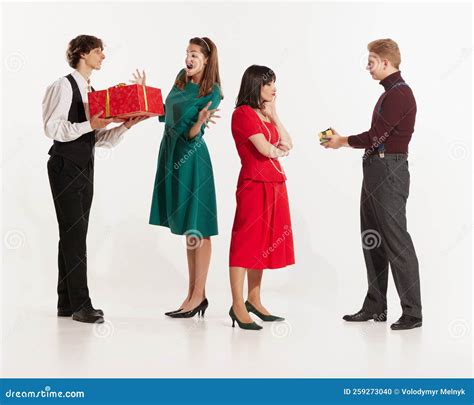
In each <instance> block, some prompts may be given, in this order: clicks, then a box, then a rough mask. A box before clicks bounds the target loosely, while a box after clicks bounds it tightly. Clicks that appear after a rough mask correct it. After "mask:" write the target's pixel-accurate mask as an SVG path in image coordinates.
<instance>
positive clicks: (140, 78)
mask: <svg viewBox="0 0 474 405" xmlns="http://www.w3.org/2000/svg"><path fill="white" fill-rule="evenodd" d="M132 75H133V80H130V83H135V84H139V85H140V86H146V73H145V71H144V70H143V71H142V73H141V74H140V71H139V70H138V69H136V73H132Z"/></svg>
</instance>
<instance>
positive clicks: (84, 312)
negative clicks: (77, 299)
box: [72, 306, 104, 323]
mask: <svg viewBox="0 0 474 405" xmlns="http://www.w3.org/2000/svg"><path fill="white" fill-rule="evenodd" d="M72 319H73V320H74V321H79V322H85V323H103V322H104V318H103V317H102V315H99V314H98V313H97V311H96V310H95V309H94V308H92V306H90V307H82V308H81V309H80V310H78V311H76V312H74V313H73V314H72Z"/></svg>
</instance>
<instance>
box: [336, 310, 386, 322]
mask: <svg viewBox="0 0 474 405" xmlns="http://www.w3.org/2000/svg"><path fill="white" fill-rule="evenodd" d="M342 319H344V320H345V321H347V322H366V321H374V322H386V321H387V311H385V312H382V313H381V314H372V313H370V312H367V311H365V310H363V309H361V310H360V311H359V312H357V313H355V314H353V315H344V316H343V317H342Z"/></svg>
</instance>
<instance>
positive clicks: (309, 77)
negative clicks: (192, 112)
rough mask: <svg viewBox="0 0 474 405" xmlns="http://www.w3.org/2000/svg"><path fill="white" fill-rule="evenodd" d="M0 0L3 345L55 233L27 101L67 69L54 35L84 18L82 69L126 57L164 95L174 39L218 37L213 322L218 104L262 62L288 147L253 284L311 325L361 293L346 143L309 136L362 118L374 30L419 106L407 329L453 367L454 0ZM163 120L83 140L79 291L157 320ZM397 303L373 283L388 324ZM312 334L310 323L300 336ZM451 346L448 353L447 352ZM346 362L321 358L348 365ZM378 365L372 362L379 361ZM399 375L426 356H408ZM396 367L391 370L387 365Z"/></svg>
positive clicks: (362, 124)
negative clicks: (413, 269) (84, 269)
mask: <svg viewBox="0 0 474 405" xmlns="http://www.w3.org/2000/svg"><path fill="white" fill-rule="evenodd" d="M2 7H3V19H2V34H3V43H2V62H3V74H2V80H3V82H2V106H3V107H2V114H3V120H2V145H3V147H2V180H3V190H2V200H3V230H2V232H3V233H2V236H3V240H4V243H3V271H2V276H3V277H2V280H3V283H2V284H3V288H2V293H3V294H2V297H3V298H2V299H3V314H4V319H3V325H4V331H6V332H5V333H6V335H5V333H4V343H5V345H4V348H5V346H6V344H7V343H8V344H9V345H10V346H9V348H10V350H18V351H19V350H20V348H19V347H18V346H15V342H17V343H18V342H19V341H21V336H22V330H23V329H22V328H23V327H24V324H25V323H26V322H24V320H25V319H29V320H31V319H35V317H36V313H35V312H31V311H32V310H33V309H34V310H35V311H39V312H38V313H40V314H49V315H51V314H52V315H54V311H55V305H56V292H55V287H56V278H57V270H56V254H57V252H56V244H57V237H58V236H57V224H56V218H55V213H54V207H53V202H52V197H51V194H50V189H49V183H48V178H47V171H46V161H47V159H48V155H47V151H48V149H49V147H50V144H51V141H50V140H49V139H48V138H46V137H45V135H44V133H43V131H42V119H41V101H42V97H43V94H44V91H45V89H46V87H47V86H48V85H49V84H50V83H51V82H53V81H54V80H55V79H57V78H58V77H60V76H63V75H66V74H67V73H69V71H70V68H69V67H68V66H67V64H66V62H65V57H64V55H65V50H66V46H67V43H68V41H69V40H70V39H71V38H73V37H75V36H76V35H78V34H85V33H87V34H92V35H96V36H98V37H100V38H102V39H103V40H104V41H105V44H106V48H105V54H106V60H105V62H104V64H103V67H102V70H101V71H99V72H95V73H94V74H93V77H92V80H93V85H94V87H95V88H96V89H100V88H105V87H108V86H112V85H114V84H116V83H119V82H127V81H128V80H129V79H130V77H131V73H132V72H133V71H134V69H135V68H140V69H145V70H146V71H147V74H148V83H149V85H152V86H155V87H160V88H161V89H162V90H163V93H164V96H166V95H167V93H168V91H169V90H170V88H171V85H172V83H173V79H174V77H175V75H176V73H177V72H178V71H179V70H180V69H181V68H182V67H183V64H184V56H185V48H186V46H187V41H188V39H189V38H191V37H193V36H209V37H210V38H212V39H213V40H214V41H215V43H216V44H217V47H218V50H219V61H220V69H221V79H222V88H223V91H224V96H225V99H224V100H223V102H222V104H221V107H220V108H221V110H222V111H221V113H222V114H221V115H222V118H221V119H220V120H219V122H218V124H217V125H216V126H215V127H213V128H212V129H210V130H208V131H207V132H206V135H205V139H206V142H207V145H208V147H209V149H210V153H211V157H212V162H213V166H214V173H215V180H216V188H217V200H218V215H219V217H218V218H219V230H220V234H219V236H217V237H215V238H213V257H212V262H211V268H210V273H209V278H208V288H207V294H208V297H209V300H210V302H211V306H210V309H211V308H212V310H213V311H214V313H215V314H216V315H219V316H220V317H222V319H225V317H226V316H227V315H226V311H227V310H228V306H229V305H230V289H229V282H228V269H227V264H228V248H229V241H230V233H231V227H232V221H233V215H234V210H235V198H234V192H235V186H236V181H237V176H238V172H239V168H240V162H239V159H238V156H237V153H236V150H235V147H234V142H233V139H232V135H231V132H230V119H231V114H232V110H233V107H234V102H235V98H236V95H237V92H238V88H239V85H240V79H241V77H242V74H243V72H244V70H245V69H246V68H247V67H248V66H249V65H251V64H264V65H267V66H269V67H271V68H272V69H273V70H274V71H275V72H276V74H277V88H278V101H277V109H278V111H279V114H280V116H281V118H282V121H283V122H284V124H285V125H286V127H287V128H288V130H289V132H290V133H291V134H292V136H293V139H294V144H295V147H294V150H293V152H292V153H291V155H290V157H288V158H286V159H285V160H284V162H283V164H284V166H285V169H286V172H287V176H288V183H287V185H288V190H289V198H290V204H291V214H292V220H293V228H294V229H293V233H294V237H295V249H296V265H295V266H293V267H292V268H289V269H286V270H278V271H271V272H270V271H268V272H267V273H266V274H265V277H264V294H265V295H264V297H267V301H270V302H271V305H269V306H270V307H272V308H277V309H278V310H279V312H281V313H283V314H286V316H287V318H288V319H289V321H291V316H292V313H294V312H298V311H303V313H305V316H307V319H306V321H307V322H310V323H311V322H312V320H313V319H314V323H315V325H316V324H317V323H318V318H317V314H321V313H325V312H329V313H331V314H332V315H331V316H332V317H333V318H334V319H337V320H340V317H341V316H342V315H343V314H344V313H350V312H355V311H357V310H358V309H359V308H360V306H361V304H362V300H363V298H364V295H365V291H366V275H365V266H364V262H363V256H362V250H361V246H360V233H359V195H360V187H361V176H362V171H361V156H362V153H363V151H361V150H349V149H344V150H338V151H329V150H324V149H323V148H321V147H320V146H319V144H318V142H317V140H316V133H317V132H318V131H320V130H323V129H326V128H327V127H328V126H333V127H334V128H336V129H337V130H338V131H339V132H340V133H341V134H344V135H349V134H355V133H359V132H362V131H363V130H366V129H368V127H369V125H370V118H371V114H372V109H373V106H374V104H375V102H376V100H377V98H378V96H379V94H380V93H381V92H382V90H383V89H382V87H381V86H380V85H379V84H378V83H377V82H375V81H373V80H372V79H371V78H370V76H369V74H368V73H367V72H366V71H365V70H364V67H365V62H366V45H367V43H368V42H370V41H371V40H373V39H377V38H384V37H390V38H393V39H394V40H396V41H397V42H398V44H399V46H400V49H401V53H402V64H401V71H402V75H403V77H404V78H405V80H406V81H407V82H408V84H409V85H410V86H411V87H412V89H413V91H414V94H415V97H416V100H417V104H418V114H417V121H416V128H415V133H414V136H413V139H412V142H411V144H410V156H409V162H410V170H411V181H412V184H411V192H410V198H409V202H408V208H407V216H408V226H409V231H410V233H411V235H412V238H413V240H414V243H415V248H416V250H417V253H418V258H419V262H420V272H421V280H422V299H423V306H424V317H425V324H431V325H434V329H433V330H432V333H433V334H432V335H430V336H428V335H425V337H424V339H426V340H427V342H429V339H430V338H432V336H434V335H436V336H438V337H440V339H441V340H440V342H442V343H440V346H433V347H431V348H430V350H436V351H437V352H438V353H445V355H446V356H445V357H444V358H445V360H441V361H446V364H445V365H444V366H443V365H442V364H441V365H440V367H439V370H438V371H439V372H441V370H443V367H444V370H447V372H451V373H454V374H456V375H459V376H460V375H463V376H467V375H469V374H470V370H471V356H470V353H471V347H470V339H472V335H471V334H470V333H471V332H470V330H471V270H472V269H471V250H470V249H471V234H472V228H473V223H472V218H471V205H472V201H471V155H472V147H471V137H472V128H471V111H472V103H471V72H472V49H473V45H472V39H471V7H470V5H469V4H447V3H446V4H443V3H437V4H434V3H433V4H430V3H424V4H408V3H401V4H391V3H386V4H374V3H334V4H331V3H297V4H293V3H256V4H254V3H252V4H251V3H229V4H221V3H133V4H131V3H81V4H77V3H70V4H62V3H36V4H30V3H19V4H4V5H3V6H2ZM454 22H455V23H454ZM162 132H163V124H159V123H158V122H157V120H155V119H152V120H148V121H147V122H145V123H142V124H140V125H138V126H136V127H134V128H133V129H132V130H131V131H129V132H128V133H127V134H126V136H125V139H124V141H123V142H122V143H121V144H120V145H119V146H118V147H117V148H115V149H113V150H100V149H98V150H97V151H96V154H97V161H96V171H95V195H94V201H93V206H92V211H91V217H90V227H89V236H88V260H89V280H90V289H91V292H92V297H93V300H94V304H95V305H96V306H98V307H104V309H106V310H108V311H106V312H108V313H112V312H113V311H114V308H119V307H120V308H121V310H122V312H124V311H125V312H126V311H129V312H128V313H129V314H130V317H133V314H134V310H135V309H136V308H142V309H143V310H149V309H150V307H151V308H152V311H151V313H152V314H154V315H155V316H156V317H161V313H162V310H170V309H173V307H174V306H176V305H178V304H179V303H180V300H181V299H182V298H183V297H184V292H185V290H186V284H185V281H186V275H187V268H186V256H185V247H184V244H183V241H182V240H181V238H180V237H178V236H175V235H171V234H170V232H169V231H168V230H167V229H165V228H158V227H154V226H151V225H148V215H149V208H150V203H151V196H152V188H153V181H154V176H155V168H156V161H157V155H158V147H159V143H160V140H161V136H162ZM144 297H148V298H149V300H147V301H145V298H144ZM307 308H311V310H309V309H307ZM306 311H307V313H306ZM14 314H16V315H14ZM315 314H316V315H315ZM5 315H6V316H5ZM399 315H400V307H399V303H398V297H397V295H396V291H395V288H394V285H393V282H392V280H390V286H389V316H390V321H394V320H396V319H397V318H398V316H399ZM38 316H39V315H38ZM22 317H23V318H22ZM22 319H23V320H22ZM40 325H41V326H40V328H42V327H44V323H41V324H40ZM387 326H388V325H387ZM318 327H319V325H318ZM293 330H295V328H294V329H293ZM33 333H34V332H33ZM176 333H179V331H176ZM295 333H296V332H295ZM331 333H332V332H331V330H326V331H325V332H324V334H325V335H327V336H329V337H330V338H329V342H331V341H334V340H333V339H337V338H338V336H339V335H340V333H341V332H340V331H338V332H337V336H336V331H334V335H331ZM425 333H426V332H425ZM430 333H431V332H430ZM13 336H15V337H17V339H13V338H12V337H13ZM317 336H318V333H317V332H316V334H315V337H314V339H315V340H316V341H317ZM23 338H24V339H25V341H26V342H28V339H27V337H26V336H24V335H23ZM451 345H453V346H452V347H451ZM454 347H456V349H453V348H454ZM453 350H457V352H456V354H454V355H452V356H454V357H452V356H451V360H452V361H453V363H449V361H450V360H448V358H450V357H449V353H451V354H452V353H453ZM448 352H449V353H448ZM341 361H342V362H343V360H341ZM347 361H348V362H349V363H350V360H347ZM349 363H348V364H344V363H340V364H339V366H338V367H339V368H341V367H342V369H344V367H346V368H345V369H346V370H348V373H350V370H351V369H352V368H351V367H352V366H351V365H350V364H349ZM448 363H449V364H448ZM14 364H17V363H15V361H14V360H13V359H12V358H10V357H9V358H6V359H5V362H4V371H5V373H7V374H9V375H13V374H15V373H17V374H21V371H20V368H21V367H23V369H24V370H30V372H31V373H32V374H34V373H35V372H37V374H41V371H39V370H40V369H41V368H40V367H39V366H38V369H36V368H34V367H32V366H31V367H30V368H28V365H27V363H26V361H25V363H24V364H23V365H21V366H20V365H16V366H15V365H14ZM297 366H298V364H296V365H295V369H296V368H297ZM379 368H380V369H381V370H384V367H383V366H382V365H379ZM434 368H436V367H433V369H434ZM300 370H301V368H300ZM386 371H387V372H388V366H387V369H386ZM210 372H211V371H210ZM257 372H258V368H257ZM334 372H336V371H334ZM382 372H383V371H382ZM410 372H411V373H412V375H421V374H423V373H430V372H434V371H433V370H428V369H425V368H423V367H421V368H420V369H418V370H410ZM262 373H264V371H262ZM354 373H356V371H355V368H354ZM416 373H419V374H416ZM211 374H212V373H211ZM267 374H268V373H267ZM399 374H400V376H406V375H407V374H406V373H405V374H404V370H403V366H400V369H399Z"/></svg>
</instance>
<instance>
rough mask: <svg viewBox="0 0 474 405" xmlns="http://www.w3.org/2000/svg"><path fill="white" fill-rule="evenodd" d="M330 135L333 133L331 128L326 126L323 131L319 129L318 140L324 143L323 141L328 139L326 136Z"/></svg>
mask: <svg viewBox="0 0 474 405" xmlns="http://www.w3.org/2000/svg"><path fill="white" fill-rule="evenodd" d="M331 135H334V133H333V132H332V130H331V128H328V129H326V130H325V131H321V132H320V133H319V142H320V143H325V142H327V141H329V139H328V138H327V137H328V136H331Z"/></svg>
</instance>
